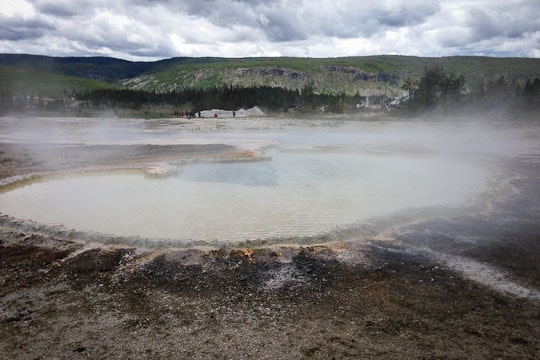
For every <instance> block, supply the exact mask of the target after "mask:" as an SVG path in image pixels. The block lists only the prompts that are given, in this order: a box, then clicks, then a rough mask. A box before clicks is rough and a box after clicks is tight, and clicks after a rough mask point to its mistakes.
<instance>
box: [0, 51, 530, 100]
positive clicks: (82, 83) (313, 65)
mask: <svg viewBox="0 0 540 360" xmlns="http://www.w3.org/2000/svg"><path fill="white" fill-rule="evenodd" d="M2 65H5V66H2ZM6 65H7V66H6ZM434 65H440V66H442V67H443V68H444V69H445V70H447V71H453V72H455V73H457V74H460V75H464V76H465V77H466V79H467V83H468V85H469V86H471V87H473V86H474V84H475V83H477V82H478V81H481V80H482V79H496V78H498V77H500V76H501V75H502V76H505V77H506V78H507V79H510V80H511V79H517V80H519V81H525V80H526V79H527V78H534V77H536V76H540V59H529V58H488V57H460V56H456V57H443V58H419V57H411V56H391V55H380V56H364V57H342V58H323V59H318V58H286V57H280V58H212V57H205V58H172V59H166V60H161V61H157V62H147V63H144V62H129V61H125V60H119V59H112V58H104V57H90V58H82V57H81V58H52V57H45V56H35V55H14V54H3V55H2V54H0V81H1V82H0V86H3V87H4V88H5V87H6V86H9V87H11V88H12V89H15V90H16V91H24V92H25V93H26V94H29V93H34V94H41V95H56V96H58V95H59V94H61V93H63V92H64V90H65V89H71V88H75V89H94V88H101V87H107V86H124V87H127V88H133V89H144V90H152V91H154V90H155V91H159V92H164V91H170V90H180V89H182V88H208V87H214V86H229V85H238V86H260V85H267V86H276V87H285V88H293V89H295V88H296V89H301V88H302V87H303V86H305V85H306V84H308V83H313V85H314V88H315V91H316V92H324V93H340V92H347V93H349V94H353V93H355V92H357V91H358V92H360V93H361V94H364V93H374V92H377V91H379V92H380V91H384V90H385V88H386V89H392V90H395V91H400V90H399V86H400V85H401V81H403V79H405V78H407V77H411V78H419V77H420V76H421V75H422V72H423V71H424V69H425V68H426V67H430V66H434ZM330 67H339V68H342V69H346V70H347V69H353V70H354V72H353V73H350V72H347V71H335V70H333V71H332V70H329V69H330ZM239 69H240V70H239ZM273 69H274V70H275V69H281V70H284V71H285V75H280V74H279V73H278V74H276V73H273V72H272V70H273ZM239 71H240V73H241V74H243V75H239ZM242 71H243V72H242ZM359 73H361V74H368V75H370V76H372V77H370V78H369V79H368V80H359V79H358V78H357V77H356V78H355V75H357V74H359ZM374 74H386V75H391V76H397V79H398V81H397V82H395V83H390V82H381V81H380V80H377V79H374V78H373V75H374ZM107 84H108V85H107Z"/></svg>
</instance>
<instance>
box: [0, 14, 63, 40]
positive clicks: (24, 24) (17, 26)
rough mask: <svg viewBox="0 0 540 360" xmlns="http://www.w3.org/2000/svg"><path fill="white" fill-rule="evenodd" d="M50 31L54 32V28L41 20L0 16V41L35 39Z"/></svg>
mask: <svg viewBox="0 0 540 360" xmlns="http://www.w3.org/2000/svg"><path fill="white" fill-rule="evenodd" d="M51 30H54V27H53V26H51V25H50V24H48V23H46V22H44V21H42V20H38V19H29V20H26V19H12V18H8V17H5V16H2V15H0V40H8V41H21V40H25V39H36V38H40V37H41V36H43V34H44V33H45V32H48V31H51Z"/></svg>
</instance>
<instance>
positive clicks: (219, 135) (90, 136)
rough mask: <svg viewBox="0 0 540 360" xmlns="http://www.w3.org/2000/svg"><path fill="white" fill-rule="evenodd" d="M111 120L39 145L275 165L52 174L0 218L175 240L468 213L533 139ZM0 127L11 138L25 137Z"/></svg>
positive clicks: (407, 127) (4, 206) (429, 130)
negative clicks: (186, 147)
mask: <svg viewBox="0 0 540 360" xmlns="http://www.w3.org/2000/svg"><path fill="white" fill-rule="evenodd" d="M116 120H118V122H117V123H114V126H113V127H112V128H111V129H109V130H110V131H111V134H110V135H109V136H108V137H105V136H102V135H101V133H100V132H101V131H98V130H97V129H98V127H99V126H98V125H96V121H95V120H79V121H82V124H81V123H79V124H78V126H77V127H73V124H69V125H68V126H59V129H60V130H58V131H54V126H53V131H50V137H49V138H48V139H47V140H46V141H50V142H62V141H61V140H62V139H63V140H64V141H65V140H66V139H67V137H66V136H65V134H63V133H62V131H61V129H64V131H65V130H66V128H67V129H71V130H69V131H73V130H77V131H78V132H76V133H75V135H74V136H72V137H69V139H70V141H73V142H83V143H103V142H105V143H114V144H119V143H120V144H123V143H143V144H144V143H160V144H165V143H198V142H208V143H227V144H234V145H243V146H244V147H252V148H254V147H259V146H268V145H269V144H273V146H272V147H271V148H267V149H266V153H267V155H270V156H271V157H272V160H271V161H264V162H241V163H224V164H191V165H185V166H184V167H183V168H182V169H180V170H181V171H180V172H179V174H178V175H175V176H171V177H168V178H160V179H156V178H148V177H144V176H143V175H142V174H121V173H111V174H102V173H100V174H94V175H87V176H72V177H65V178H56V179H52V180H49V181H43V182H37V183H33V184H30V185H28V186H25V187H20V188H17V189H15V190H12V191H9V192H6V193H3V194H1V196H0V211H2V212H3V213H7V214H9V215H12V216H15V217H18V218H25V219H29V218H31V219H33V220H35V221H38V222H42V223H47V224H49V223H62V224H64V225H65V226H66V227H68V228H75V229H77V230H83V231H99V232H103V233H110V234H115V235H122V236H135V235H138V236H143V237H149V238H171V239H177V240H179V241H188V240H204V241H212V240H219V241H232V242H235V241H243V240H246V239H267V238H291V237H305V236H316V235H319V234H324V233H331V232H333V231H335V230H336V229H337V228H340V227H344V226H349V225H351V224H354V223H357V222H361V221H363V220H365V219H368V218H372V217H375V216H382V215H386V214H389V213H391V212H393V211H398V210H402V209H407V208H418V207H428V206H451V207H460V206H465V205H466V204H467V203H468V202H470V201H471V199H473V198H474V196H476V195H478V194H479V193H481V192H483V191H486V190H488V189H489V186H488V180H489V179H490V178H491V175H492V167H493V166H494V164H495V163H494V162H492V160H494V159H499V158H501V157H504V156H506V155H508V154H510V155H513V154H515V153H519V152H523V151H525V152H527V151H531V149H532V148H534V146H535V145H534V144H536V142H535V141H536V140H537V138H536V137H535V135H533V136H532V138H531V134H530V133H527V132H524V131H519V130H515V129H508V128H505V129H502V130H500V129H499V130H492V129H487V128H481V129H480V130H481V131H478V130H479V129H477V128H471V127H470V126H469V127H462V126H456V125H453V124H437V125H430V124H426V123H405V124H399V123H392V124H381V123H377V124H369V123H345V124H342V126H339V127H328V126H319V127H317V128H316V129H308V128H306V127H295V126H293V127H290V126H288V127H287V128H286V129H281V127H283V120H280V121H281V122H280V121H278V120H274V121H273V122H272V121H269V120H252V121H254V122H256V121H258V122H259V127H260V128H261V127H266V126H268V127H270V129H269V130H260V129H258V130H253V129H246V128H247V126H248V125H250V124H249V123H247V122H233V123H229V124H227V126H228V127H229V128H228V129H227V130H224V131H216V129H215V128H214V129H210V130H208V129H207V130H204V129H203V131H199V130H198V129H199V128H200V127H201V126H202V127H204V126H211V125H212V123H211V122H209V121H208V122H200V123H197V124H195V125H193V124H192V125H189V126H187V127H186V126H184V125H182V124H178V123H169V124H165V125H164V126H165V128H166V130H167V131H163V129H162V127H161V125H160V124H157V125H159V126H155V127H149V126H148V124H144V126H142V125H143V123H141V122H139V121H136V120H130V121H128V120H120V119H116ZM116 120H115V121H116ZM49 121H50V120H49ZM264 121H267V123H265V124H261V122H264ZM107 124H109V123H107ZM8 125H9V124H8ZM214 125H215V124H214ZM323 125H324V124H323ZM326 125H328V124H326ZM195 126H199V128H196V127H195ZM4 129H8V130H7V131H4V136H6V137H9V136H10V134H11V135H13V137H12V138H11V139H12V140H15V141H22V142H24V141H28V140H29V139H28V138H26V137H31V134H30V133H27V132H16V131H14V130H11V133H10V130H9V129H10V128H9V126H6V125H5V124H4ZM6 134H7V135H6ZM59 134H60V135H59ZM527 140H529V141H527Z"/></svg>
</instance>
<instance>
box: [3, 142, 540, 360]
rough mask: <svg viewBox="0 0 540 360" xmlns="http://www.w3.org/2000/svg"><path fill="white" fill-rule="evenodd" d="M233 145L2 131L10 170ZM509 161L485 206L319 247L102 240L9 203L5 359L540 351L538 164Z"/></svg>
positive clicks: (225, 150) (195, 153)
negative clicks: (42, 138)
mask: <svg viewBox="0 0 540 360" xmlns="http://www.w3.org/2000/svg"><path fill="white" fill-rule="evenodd" d="M235 151H237V150H236V149H234V148H232V147H228V146H221V145H217V146H216V145H197V146H195V145H193V146H191V145H174V146H157V145H156V146H138V145H132V146H128V147H126V146H71V147H70V149H69V151H65V148H62V147H61V146H52V145H47V146H43V147H41V148H39V149H36V147H30V146H25V145H24V144H0V176H1V178H3V179H5V178H8V177H11V176H16V175H26V174H29V173H36V172H48V171H58V170H71V169H79V168H80V167H81V164H84V167H96V166H97V167H107V166H113V165H114V164H119V163H122V164H126V163H129V164H131V165H133V166H137V164H144V163H147V162H150V161H157V160H167V159H171V158H185V159H189V158H194V157H201V158H208V157H218V158H219V157H231V156H238V153H235ZM44 152H49V154H47V155H51V154H54V156H52V157H51V156H43V157H41V156H39V154H43V153H44ZM52 158H54V159H55V160H54V161H52V160H44V159H52ZM508 167H509V168H511V171H513V172H514V173H516V174H517V175H519V176H516V177H515V178H514V180H513V182H512V186H513V188H514V190H515V191H513V192H512V194H511V195H510V196H508V197H504V198H498V199H497V200H493V201H492V202H491V203H490V204H489V211H484V212H481V213H477V214H473V215H466V214H462V215H456V216H452V217H434V218H430V219H426V220H425V221H422V222H417V223H414V224H409V225H403V226H397V227H394V228H391V229H387V230H386V232H384V233H381V234H379V235H378V236H372V237H368V238H364V239H355V240H354V241H348V242H341V243H332V244H326V245H320V246H317V245H305V246H301V245H287V244H283V245H272V246H267V247H259V248H187V249H176V250H174V249H169V250H148V249H140V248H130V247H121V246H104V245H96V244H88V243H84V242H79V241H77V239H71V240H69V239H63V238H60V237H56V236H55V235H54V234H52V233H47V232H43V231H32V230H28V228H24V227H21V226H20V225H19V224H17V223H13V222H10V221H8V219H7V218H6V217H5V216H4V217H3V218H2V222H1V227H0V354H1V355H0V357H1V358H6V359H7V358H12V359H78V358H92V359H126V358H133V359H154V358H155V359H158V358H159V359H163V358H173V359H182V358H185V359H265V358H272V359H299V358H305V359H332V358H334V359H347V358H350V359H359V358H361V359H404V358H419V359H537V358H538V357H539V355H540V340H539V339H540V327H539V326H538V324H540V312H539V310H540V297H539V294H540V222H539V221H538V219H539V218H540V162H539V161H538V159H535V158H523V159H516V160H515V161H512V162H511V164H509V165H508Z"/></svg>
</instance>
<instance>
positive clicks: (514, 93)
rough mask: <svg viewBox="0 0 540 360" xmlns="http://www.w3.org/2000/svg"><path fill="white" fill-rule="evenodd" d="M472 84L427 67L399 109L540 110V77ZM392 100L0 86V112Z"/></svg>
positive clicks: (252, 90) (232, 89)
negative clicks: (40, 92)
mask: <svg viewBox="0 0 540 360" xmlns="http://www.w3.org/2000/svg"><path fill="white" fill-rule="evenodd" d="M474 86H475V87H473V85H470V86H466V81H465V78H464V77H463V76H460V75H456V74H454V73H452V72H447V71H445V70H444V69H443V68H442V67H439V66H435V67H431V68H426V69H425V70H424V73H423V75H422V76H421V77H420V78H419V79H417V80H415V79H411V78H407V79H405V80H404V81H403V85H402V89H403V91H404V95H405V96H403V97H402V98H401V103H400V104H399V105H400V106H401V107H406V108H408V109H411V110H414V111H423V110H425V109H430V108H433V107H440V106H443V107H447V108H452V107H456V104H471V103H474V104H476V105H477V106H483V107H485V108H486V109H489V108H492V107H493V106H495V105H497V106H500V105H501V104H503V105H509V106H514V105H516V104H517V105H519V106H522V105H529V106H530V105H532V106H536V107H538V106H540V78H538V77H537V78H535V79H534V80H531V79H529V80H527V81H526V83H524V84H520V83H518V82H517V81H515V80H512V81H509V80H507V79H506V78H505V77H504V76H501V77H499V78H498V79H492V80H484V81H477V83H476V84H475V85H474ZM391 101H393V105H396V99H395V98H390V97H387V96H386V95H379V96H370V97H369V101H367V99H366V97H365V96H361V95H359V94H358V93H356V94H355V95H347V94H345V93H337V94H318V93H315V92H314V88H313V84H307V85H305V86H304V87H303V88H302V89H301V90H291V89H285V88H279V87H270V86H257V87H239V86H228V87H213V88H207V89H184V90H181V91H170V92H156V91H145V90H133V89H119V88H105V89H94V90H86V91H81V90H77V89H71V90H70V91H69V92H66V94H65V96H64V98H63V99H47V98H45V97H42V96H35V95H22V94H18V95H13V94H10V93H9V91H7V90H6V89H5V88H2V87H0V112H9V111H25V110H52V111H65V110H66V109H69V111H77V109H78V110H79V111H80V110H81V106H82V105H81V104H84V106H88V107H93V108H131V109H141V108H142V107H144V106H147V105H174V106H177V107H181V108H183V109H184V110H188V111H192V112H198V111H201V110H207V109H214V108H220V109H229V110H236V109H241V108H245V109H247V108H251V107H254V106H259V107H261V108H263V109H264V110H265V111H267V112H282V111H285V112H286V111H289V110H290V109H294V110H298V111H320V110H323V111H324V112H330V113H343V112H349V111H353V110H354V111H356V110H358V109H359V108H362V107H363V106H364V105H367V104H369V105H377V106H379V107H380V108H382V109H385V108H389V105H390V102H391ZM398 102H399V101H398Z"/></svg>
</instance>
